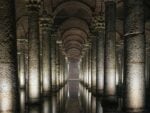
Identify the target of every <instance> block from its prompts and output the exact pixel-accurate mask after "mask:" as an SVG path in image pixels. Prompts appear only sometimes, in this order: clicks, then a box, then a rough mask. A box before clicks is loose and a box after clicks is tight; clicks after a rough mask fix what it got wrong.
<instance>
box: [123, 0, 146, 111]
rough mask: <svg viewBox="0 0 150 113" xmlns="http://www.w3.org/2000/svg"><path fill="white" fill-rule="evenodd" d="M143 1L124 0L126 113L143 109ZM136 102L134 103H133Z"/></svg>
mask: <svg viewBox="0 0 150 113" xmlns="http://www.w3.org/2000/svg"><path fill="white" fill-rule="evenodd" d="M143 2H144V1H143V0H125V11H126V12H125V24H124V25H125V26H124V27H125V28H124V30H125V55H126V57H125V75H124V76H125V89H124V91H125V93H124V94H125V95H124V96H125V97H124V107H125V109H126V110H127V111H133V112H134V111H135V112H141V111H142V110H143V109H144V107H145V81H144V76H145V72H144V71H145V69H144V68H145V67H144V65H145V37H144V5H143ZM135 100H136V101H135Z"/></svg>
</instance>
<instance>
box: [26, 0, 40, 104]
mask: <svg viewBox="0 0 150 113" xmlns="http://www.w3.org/2000/svg"><path fill="white" fill-rule="evenodd" d="M26 2H27V8H28V26H29V27H28V28H29V29H28V33H29V34H28V35H29V43H28V44H29V50H28V54H29V58H28V60H29V62H28V64H29V66H28V71H29V72H28V73H29V75H28V85H29V86H28V98H29V102H31V103H34V102H37V101H39V99H40V47H39V45H40V43H39V9H40V0H35V1H32V0H27V1H26Z"/></svg>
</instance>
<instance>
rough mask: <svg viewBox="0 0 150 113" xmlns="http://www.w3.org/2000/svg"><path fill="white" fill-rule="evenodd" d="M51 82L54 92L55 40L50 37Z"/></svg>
mask: <svg viewBox="0 0 150 113" xmlns="http://www.w3.org/2000/svg"><path fill="white" fill-rule="evenodd" d="M51 80H52V81H51V82H52V91H56V80H57V79H56V40H55V37H54V36H52V37H51Z"/></svg>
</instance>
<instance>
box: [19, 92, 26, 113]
mask: <svg viewBox="0 0 150 113" xmlns="http://www.w3.org/2000/svg"><path fill="white" fill-rule="evenodd" d="M25 102H26V101H25V90H24V89H20V113H25V107H26V106H25Z"/></svg>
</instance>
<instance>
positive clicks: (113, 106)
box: [102, 96, 118, 112]
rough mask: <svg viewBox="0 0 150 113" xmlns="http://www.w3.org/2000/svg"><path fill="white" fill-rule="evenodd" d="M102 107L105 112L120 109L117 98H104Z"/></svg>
mask: <svg viewBox="0 0 150 113" xmlns="http://www.w3.org/2000/svg"><path fill="white" fill-rule="evenodd" d="M102 106H103V109H104V111H105V112H109V111H116V110H117V108H118V102H117V96H103V98H102Z"/></svg>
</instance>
